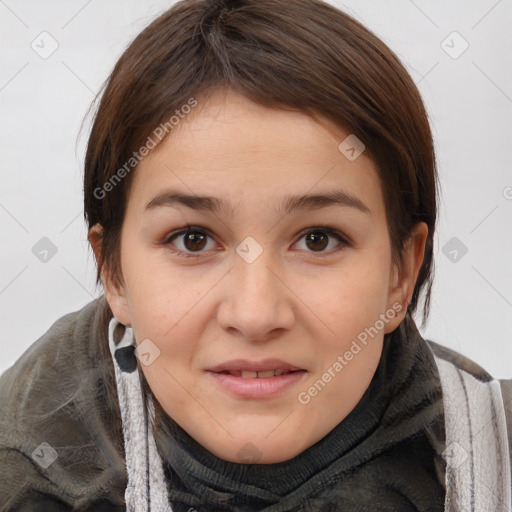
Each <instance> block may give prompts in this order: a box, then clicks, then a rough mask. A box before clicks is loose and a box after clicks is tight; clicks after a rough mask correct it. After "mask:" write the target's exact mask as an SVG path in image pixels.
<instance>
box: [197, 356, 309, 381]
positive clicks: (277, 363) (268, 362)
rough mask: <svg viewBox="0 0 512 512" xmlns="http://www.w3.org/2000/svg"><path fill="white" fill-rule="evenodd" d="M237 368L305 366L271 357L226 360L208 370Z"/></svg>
mask: <svg viewBox="0 0 512 512" xmlns="http://www.w3.org/2000/svg"><path fill="white" fill-rule="evenodd" d="M235 370H241V371H251V372H265V371H268V370H290V371H292V372H294V371H297V370H303V368H300V367H298V366H295V365H292V364H290V363H287V362H286V361H283V360H282V359H275V358H271V359H263V360H261V361H249V360H247V359H232V360H231V361H226V362H224V363H221V364H218V365H217V366H213V367H211V368H208V369H207V371H209V372H224V371H235ZM269 378H273V377H269ZM248 380H250V379H248Z"/></svg>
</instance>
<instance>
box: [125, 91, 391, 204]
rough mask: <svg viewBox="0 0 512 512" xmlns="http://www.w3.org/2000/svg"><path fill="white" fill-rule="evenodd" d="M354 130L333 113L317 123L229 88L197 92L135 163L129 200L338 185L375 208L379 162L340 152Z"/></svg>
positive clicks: (262, 195) (238, 195) (240, 197)
mask: <svg viewBox="0 0 512 512" xmlns="http://www.w3.org/2000/svg"><path fill="white" fill-rule="evenodd" d="M349 136H350V133H349V132H348V131H347V130H344V129H342V128H340V127H339V126H337V125H335V124H334V123H332V122H331V121H330V120H328V119H325V118H320V123H319V122H317V121H315V120H314V119H313V118H311V117H310V116H308V115H306V114H304V113H302V112H294V111H285V110H280V109H271V108H267V107H264V106H261V105H258V104H256V103H253V102H252V101H250V100H248V99H247V98H245V97H243V96H241V95H239V94H236V93H233V92H230V91H219V92H217V93H214V94H213V95H211V96H210V97H208V98H207V99H206V98H201V97H199V98H198V105H197V106H196V107H195V109H194V110H193V111H192V112H191V113H190V114H188V115H185V116H183V118H182V119H180V121H179V124H178V125H177V126H175V128H174V129H173V131H172V132H171V133H170V135H169V136H168V137H167V138H166V139H165V140H164V141H163V142H162V143H161V144H160V146H159V147H158V148H157V150H155V151H154V152H153V153H151V154H150V155H148V156H147V157H145V158H144V159H143V160H142V161H141V162H140V164H139V165H138V167H137V169H136V172H135V176H134V182H133V185H132V190H131V193H130V198H129V203H130V202H132V203H134V202H135V203H137V205H136V206H137V208H138V209H139V210H140V209H145V207H146V206H147V205H148V202H149V201H151V200H153V199H154V198H155V197H156V196H157V195H158V194H161V193H163V192H164V191H165V190H166V189H168V188H172V189H173V190H181V191H182V192H183V193H186V194H188V195H208V196H218V197H224V198H228V199H229V202H230V204H233V203H236V205H237V207H241V206H243V204H245V203H247V202H255V203H258V202H259V203H260V204H263V203H262V201H264V202H268V201H274V200H275V198H279V197H282V196H285V195H304V194H306V193H307V192H310V193H315V192H317V191H320V190H322V191H326V190H329V189H330V188H331V189H333V190H339V189H340V187H341V188H343V190H344V191H345V192H346V193H347V194H349V195H351V196H353V197H354V198H359V199H361V201H363V198H364V201H363V202H365V203H366V204H368V203H371V204H373V208H371V209H374V208H375V206H379V205H376V203H379V202H382V194H381V191H380V184H379V178H378V174H377V171H376V167H375V164H374V162H373V161H372V160H371V159H370V158H369V157H368V156H367V155H365V154H364V152H363V153H362V154H361V155H360V156H358V157H357V158H356V159H349V158H347V156H346V154H345V153H343V152H342V151H340V143H341V142H342V141H344V140H345V139H346V138H347V137H349ZM231 213H233V211H232V212H231Z"/></svg>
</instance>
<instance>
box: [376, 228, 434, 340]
mask: <svg viewBox="0 0 512 512" xmlns="http://www.w3.org/2000/svg"><path fill="white" fill-rule="evenodd" d="M427 236H428V226H427V225H426V224H425V223H424V222H419V223H418V224H416V225H415V226H414V229H413V230H412V232H411V234H410V236H409V238H408V239H407V241H406V242H405V245H404V250H403V254H402V260H401V261H400V262H399V263H396V262H393V263H392V268H391V274H390V281H389V292H388V308H390V309H392V310H394V311H396V313H397V314H396V316H395V317H394V318H393V319H391V320H390V321H389V322H388V323H387V324H386V328H385V330H384V332H385V333H386V334H387V333H389V332H392V331H394V330H395V329H396V328H397V327H398V326H399V325H400V323H401V322H402V320H403V319H404V317H405V315H406V313H407V308H408V307H409V303H410V302H411V298H412V294H413V292H414V287H415V285H416V280H417V279H418V274H419V271H420V268H421V265H422V263H423V258H424V256H425V243H426V241H427Z"/></svg>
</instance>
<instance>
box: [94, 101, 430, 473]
mask: <svg viewBox="0 0 512 512" xmlns="http://www.w3.org/2000/svg"><path fill="white" fill-rule="evenodd" d="M348 135H349V132H344V131H343V130H342V129H340V128H339V127H338V126H335V125H333V124H332V123H330V122H329V121H327V120H326V119H322V122H321V124H319V123H317V122H315V121H314V120H312V119H311V118H310V117H308V116H307V115H305V114H302V113H293V112H285V111H280V110H275V109H268V108H265V107H262V106H258V105H256V104H254V103H252V102H250V101H249V100H247V99H246V98H244V97H242V96H239V95H237V94H236V93H233V92H227V91H219V92H217V93H215V94H214V95H212V96H211V97H210V98H208V100H201V98H198V106H197V107H196V109H195V110H194V112H193V113H192V114H190V115H189V116H188V117H186V118H185V119H182V120H181V121H180V124H179V126H178V127H177V128H175V129H174V131H173V132H172V134H171V136H170V137H169V138H167V139H166V140H165V141H164V142H163V143H162V144H161V145H160V147H159V148H158V149H157V150H156V151H154V152H153V153H151V154H150V155H149V156H147V157H146V158H145V159H143V160H142V162H141V163H140V164H139V166H138V168H137V170H136V172H135V175H134V177H133V178H134V181H133V183H132V187H131V190H130V195H129V199H128V204H127V210H126V215H125V219H124V223H123V227H122V233H121V268H122V275H123V279H124V286H123V287H122V288H116V287H114V286H113V285H111V284H110V282H109V281H108V279H104V285H105V291H106V295H107V299H108V301H109V304H110V306H111V308H112V310H113V312H114V315H115V316H116V318H117V319H118V320H119V321H120V322H122V323H124V324H126V325H131V326H132V328H133V331H134V334H135V338H136V342H137V344H138V345H139V346H141V347H143V350H141V351H140V352H139V353H144V354H146V355H145V361H144V360H143V359H142V358H141V363H144V364H141V369H142V371H143V372H144V375H145V377H146V379H147V381H148V383H149V385H150V387H151V389H152V391H153V393H154V394H155V396H156V398H157V399H158V401H159V402H160V404H161V405H162V407H163V408H164V410H165V411H166V412H167V414H168V415H169V416H170V417H172V418H173V419H174V420H175V421H176V422H177V423H178V424H179V425H180V426H181V427H182V428H183V429H185V430H186V431H187V432H188V433H189V434H190V435H191V436H192V437H193V438H194V439H195V440H196V441H198V442H199V443H200V444H201V445H203V446H204V447H205V448H206V449H208V450H209V451H210V452H212V453H213V454H215V455H216V456H218V457H220V458H222V459H225V460H228V461H232V462H248V461H249V462H251V461H252V462H257V463H274V462H280V461H284V460H287V459H290V458H292V457H294V456H296V455H298V454H299V453H300V452H302V451H304V450H305V449H307V448H308V447H310V446H312V445H313V444H315V443H316V442H317V441H319V440H320V439H321V438H323V437H324V436H325V435H326V434H328V433H329V432H330V431H331V430H332V429H333V428H334V427H335V426H336V425H337V424H339V423H340V422H341V421H342V420H343V419H344V418H345V417H346V416H347V415H348V414H349V413H350V411H352V409H353V408H354V407H355V405H356V404H357V403H358V401H359V400H360V399H361V397H362V395H363V394H364V392H365V390H366V389H367V387H368V385H369V384H370V381H371V379H372V377H373V375H374V373H375V370H376V368H377V365H378V363H379V358H380V355H381V351H382V342H383V337H384V334H385V333H387V332H391V331H392V330H394V329H395V328H396V327H397V326H398V324H399V323H400V321H401V320H402V319H403V316H404V314H405V309H406V305H407V299H408V297H410V295H411V293H412V290H413V286H414V282H415V279H416V276H417V272H418V269H419V266H420V264H421V259H422V255H423V244H424V240H425V237H426V232H425V230H424V229H423V227H422V226H420V229H419V231H418V233H419V234H416V235H415V237H413V238H412V240H413V243H411V244H410V246H408V247H409V248H408V249H407V250H406V252H405V256H404V262H405V263H404V264H403V265H402V266H401V267H400V269H399V268H397V267H396V266H395V265H394V264H393V259H392V251H391V245H390V238H389V232H388V227H387V221H386V211H385V205H384V199H383V194H382V190H381V186H380V182H379V177H378V174H377V170H376V167H375V164H374V163H373V161H372V160H371V159H370V158H369V157H368V156H367V155H366V154H365V153H364V152H363V153H362V154H361V155H360V156H359V157H358V158H356V159H355V160H353V159H348V158H347V157H346V156H345V154H344V153H342V152H341V151H340V150H339V149H338V146H339V144H340V142H341V141H342V140H344V139H345V138H346V137H347V136H348ZM299 197H302V199H301V200H299V199H297V198H299ZM187 226H189V232H188V234H187V233H185V232H184V230H186V229H187ZM141 343H144V345H141Z"/></svg>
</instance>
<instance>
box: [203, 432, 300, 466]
mask: <svg viewBox="0 0 512 512" xmlns="http://www.w3.org/2000/svg"><path fill="white" fill-rule="evenodd" d="M286 439H288V440H289V439H290V437H289V436H287V437H286ZM292 440H293V438H292ZM206 448H207V449H208V450H209V451H210V452H212V453H213V454H214V455H215V456H216V457H219V458H220V459H223V460H225V461H228V462H234V463H237V464H276V463H279V462H284V461H286V460H289V459H293V458H294V457H296V456H297V455H299V453H301V452H302V451H303V450H304V449H306V447H304V448H300V447H298V446H297V443H296V442H292V444H291V445H286V443H284V439H282V438H278V437H276V438H275V439H273V440H272V441H270V440H269V439H263V440H258V439H253V440H251V439H249V438H247V437H245V438H244V439H243V440H233V439H231V440H230V441H229V443H228V444H227V445H225V446H219V445H218V444H215V445H214V446H206Z"/></svg>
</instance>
